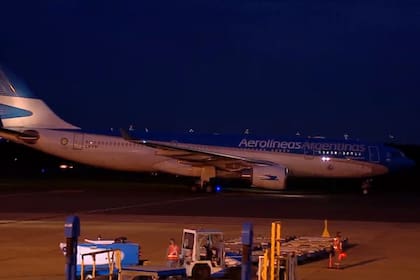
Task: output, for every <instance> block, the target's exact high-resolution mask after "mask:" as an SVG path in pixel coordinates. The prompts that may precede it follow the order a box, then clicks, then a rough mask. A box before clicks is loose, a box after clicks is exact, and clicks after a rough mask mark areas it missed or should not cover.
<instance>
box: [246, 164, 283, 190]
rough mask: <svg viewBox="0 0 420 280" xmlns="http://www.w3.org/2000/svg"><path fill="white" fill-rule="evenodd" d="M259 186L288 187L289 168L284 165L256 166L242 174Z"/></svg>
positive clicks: (266, 187) (273, 188)
mask: <svg viewBox="0 0 420 280" xmlns="http://www.w3.org/2000/svg"><path fill="white" fill-rule="evenodd" d="M242 177H243V178H249V179H250V181H251V183H252V185H253V186H254V187H257V188H264V189H270V190H283V189H285V188H286V177H287V168H284V167H282V166H256V167H253V168H252V169H249V170H247V172H245V173H244V174H242Z"/></svg>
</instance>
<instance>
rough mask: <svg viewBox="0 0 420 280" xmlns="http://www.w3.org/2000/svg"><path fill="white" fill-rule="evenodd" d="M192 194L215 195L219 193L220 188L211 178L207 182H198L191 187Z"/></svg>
mask: <svg viewBox="0 0 420 280" xmlns="http://www.w3.org/2000/svg"><path fill="white" fill-rule="evenodd" d="M191 191H192V192H194V193H199V192H201V193H216V192H220V186H219V185H218V184H216V182H215V179H214V178H211V179H210V180H209V181H202V182H201V181H200V182H197V183H196V184H194V185H193V186H192V187H191Z"/></svg>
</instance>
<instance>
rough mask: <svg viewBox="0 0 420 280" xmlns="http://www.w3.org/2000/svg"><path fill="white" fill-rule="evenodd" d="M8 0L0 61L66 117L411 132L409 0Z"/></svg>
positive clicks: (419, 66)
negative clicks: (358, 0)
mask: <svg viewBox="0 0 420 280" xmlns="http://www.w3.org/2000/svg"><path fill="white" fill-rule="evenodd" d="M8 2H9V3H4V1H3V3H2V4H1V13H0V26H1V28H0V62H1V63H3V64H5V65H6V66H8V67H9V68H10V69H12V70H13V71H14V72H15V73H16V74H17V75H19V76H21V77H22V78H23V79H24V80H25V81H26V82H27V84H28V85H29V87H30V88H31V89H32V91H33V92H34V93H35V94H36V95H38V96H39V97H41V98H43V99H44V100H45V101H46V102H47V104H49V105H50V106H51V107H52V108H53V109H54V110H55V111H56V112H57V113H58V114H59V115H60V116H62V117H63V118H64V119H66V120H67V121H69V122H71V123H74V124H76V125H79V126H82V127H85V128H108V127H124V126H128V125H129V124H135V125H136V127H137V128H143V127H148V128H149V129H151V130H159V131H162V130H169V131H184V130H187V129H189V128H194V129H195V130H196V131H203V132H214V131H218V132H222V133H227V132H231V133H236V132H242V131H243V130H244V129H245V128H250V129H251V131H252V132H253V133H258V134H260V133H261V134H277V135H287V136H290V135H294V134H295V133H296V131H299V132H300V133H301V134H302V135H315V134H316V135H325V136H329V137H342V135H343V134H345V133H348V134H350V135H351V136H352V137H354V138H361V139H368V140H387V136H388V134H390V133H391V134H392V135H394V136H395V137H396V139H397V140H399V142H402V143H415V144H420V125H419V120H420V109H419V108H420V2H419V1H360V2H357V1H338V0H336V1H310V0H302V1H299V0H285V1H263V0H255V1H247V0H242V1H215V0H212V1H199V0H191V1H159V0H156V1H155V0H154V1H137V0H133V1H107V0H97V1H93V0H92V1H86V0H66V1H57V0H49V1H48V0H42V1H32V0H28V1H20V0H13V1H8Z"/></svg>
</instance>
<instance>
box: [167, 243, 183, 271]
mask: <svg viewBox="0 0 420 280" xmlns="http://www.w3.org/2000/svg"><path fill="white" fill-rule="evenodd" d="M180 253H181V252H180V249H179V247H178V245H177V244H176V243H175V239H173V238H171V239H169V246H168V250H167V254H166V255H167V261H168V262H167V264H168V266H169V267H177V266H178V264H179V254H180Z"/></svg>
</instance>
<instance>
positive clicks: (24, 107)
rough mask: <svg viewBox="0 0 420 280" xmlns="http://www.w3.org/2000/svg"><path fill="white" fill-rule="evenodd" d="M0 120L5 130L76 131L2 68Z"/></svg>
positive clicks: (0, 76)
mask: <svg viewBox="0 0 420 280" xmlns="http://www.w3.org/2000/svg"><path fill="white" fill-rule="evenodd" d="M6 73H7V74H6ZM0 118H1V122H2V124H3V127H5V128H50V129H78V127H76V126H74V125H72V124H70V123H68V122H66V121H64V120H62V119H61V118H60V117H59V116H57V115H56V114H55V113H54V112H53V111H52V110H51V109H50V108H49V107H48V106H47V105H46V104H45V103H44V102H43V101H42V100H41V99H39V98H37V97H35V95H33V94H32V93H31V92H30V91H29V90H28V88H27V87H26V86H25V85H24V83H22V82H21V81H19V80H18V79H17V78H15V77H14V76H13V75H12V74H11V73H9V72H6V71H5V69H4V68H0Z"/></svg>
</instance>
